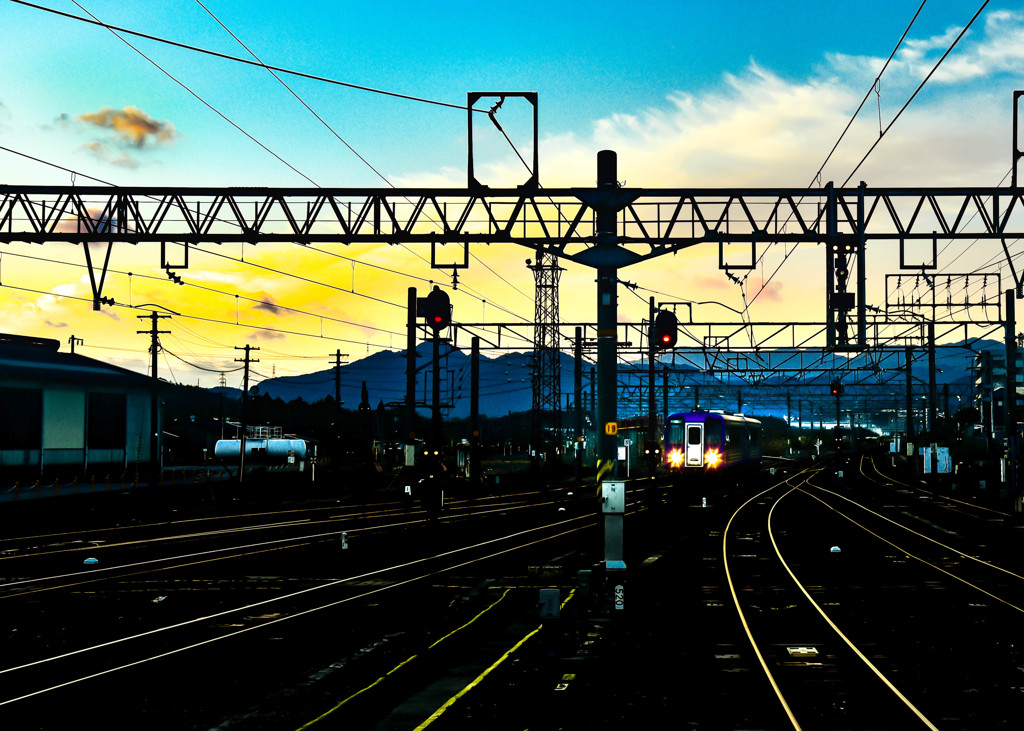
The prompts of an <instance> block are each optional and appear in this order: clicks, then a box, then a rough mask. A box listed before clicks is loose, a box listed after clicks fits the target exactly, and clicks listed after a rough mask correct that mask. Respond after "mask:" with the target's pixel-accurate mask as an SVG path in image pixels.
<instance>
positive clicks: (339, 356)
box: [332, 349, 348, 410]
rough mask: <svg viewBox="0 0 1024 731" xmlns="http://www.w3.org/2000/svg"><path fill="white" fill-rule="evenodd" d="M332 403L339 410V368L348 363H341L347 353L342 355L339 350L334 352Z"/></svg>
mask: <svg viewBox="0 0 1024 731" xmlns="http://www.w3.org/2000/svg"><path fill="white" fill-rule="evenodd" d="M332 357H333V358H334V403H335V405H336V406H337V407H338V409H339V410H340V409H341V367H342V366H343V365H348V361H346V362H344V363H342V362H341V359H342V358H347V357H348V353H342V352H341V350H340V349H339V350H336V351H334V355H333V356H332Z"/></svg>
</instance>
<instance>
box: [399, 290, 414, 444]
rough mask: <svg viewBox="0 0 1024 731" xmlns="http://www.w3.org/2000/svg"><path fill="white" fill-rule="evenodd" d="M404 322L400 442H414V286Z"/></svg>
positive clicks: (409, 297) (410, 293)
mask: <svg viewBox="0 0 1024 731" xmlns="http://www.w3.org/2000/svg"><path fill="white" fill-rule="evenodd" d="M407 304H408V310H407V314H406V324H405V328H406V330H405V435H404V437H403V438H402V442H403V443H405V444H415V442H416V432H415V429H414V428H413V423H414V421H415V418H416V315H417V312H416V288H415V287H409V296H408V300H407Z"/></svg>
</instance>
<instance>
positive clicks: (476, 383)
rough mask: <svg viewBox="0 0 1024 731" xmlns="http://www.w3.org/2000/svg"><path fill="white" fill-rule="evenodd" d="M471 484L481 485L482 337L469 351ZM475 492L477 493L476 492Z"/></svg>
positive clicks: (475, 341)
mask: <svg viewBox="0 0 1024 731" xmlns="http://www.w3.org/2000/svg"><path fill="white" fill-rule="evenodd" d="M469 353H470V354H469V484H470V486H471V487H474V488H475V487H479V485H480V338H479V337H476V336H474V337H473V340H472V341H471V345H470V351H469ZM474 494H475V493H474Z"/></svg>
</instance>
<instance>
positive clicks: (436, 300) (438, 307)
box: [423, 286, 452, 335]
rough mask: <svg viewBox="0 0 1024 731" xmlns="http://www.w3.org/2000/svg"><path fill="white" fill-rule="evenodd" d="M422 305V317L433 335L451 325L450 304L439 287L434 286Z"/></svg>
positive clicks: (445, 294)
mask: <svg viewBox="0 0 1024 731" xmlns="http://www.w3.org/2000/svg"><path fill="white" fill-rule="evenodd" d="M423 304H424V306H423V315H424V317H425V318H426V320H427V325H429V326H430V327H431V328H432V329H433V330H434V334H435V335H436V334H437V333H439V332H440V331H441V330H444V329H445V328H447V327H448V326H449V325H451V324H452V303H451V300H450V299H449V298H448V293H447V292H445V291H443V290H442V289H441V288H440V287H437V286H435V287H434V289H432V290H431V291H430V294H428V295H427V297H426V301H425V302H424V303H423Z"/></svg>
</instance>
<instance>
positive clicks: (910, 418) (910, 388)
mask: <svg viewBox="0 0 1024 731" xmlns="http://www.w3.org/2000/svg"><path fill="white" fill-rule="evenodd" d="M903 352H904V356H903V362H904V364H905V365H906V368H907V374H906V375H907V388H906V393H905V394H904V397H905V401H904V407H905V408H906V410H907V425H906V428H905V429H904V431H905V432H906V435H907V438H906V442H907V444H913V442H914V382H913V380H912V378H913V377H912V375H911V368H910V364H911V362H912V360H913V350H912V349H911V347H910V346H909V345H908V346H906V348H905V349H904V351H903ZM907 456H913V455H907Z"/></svg>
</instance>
